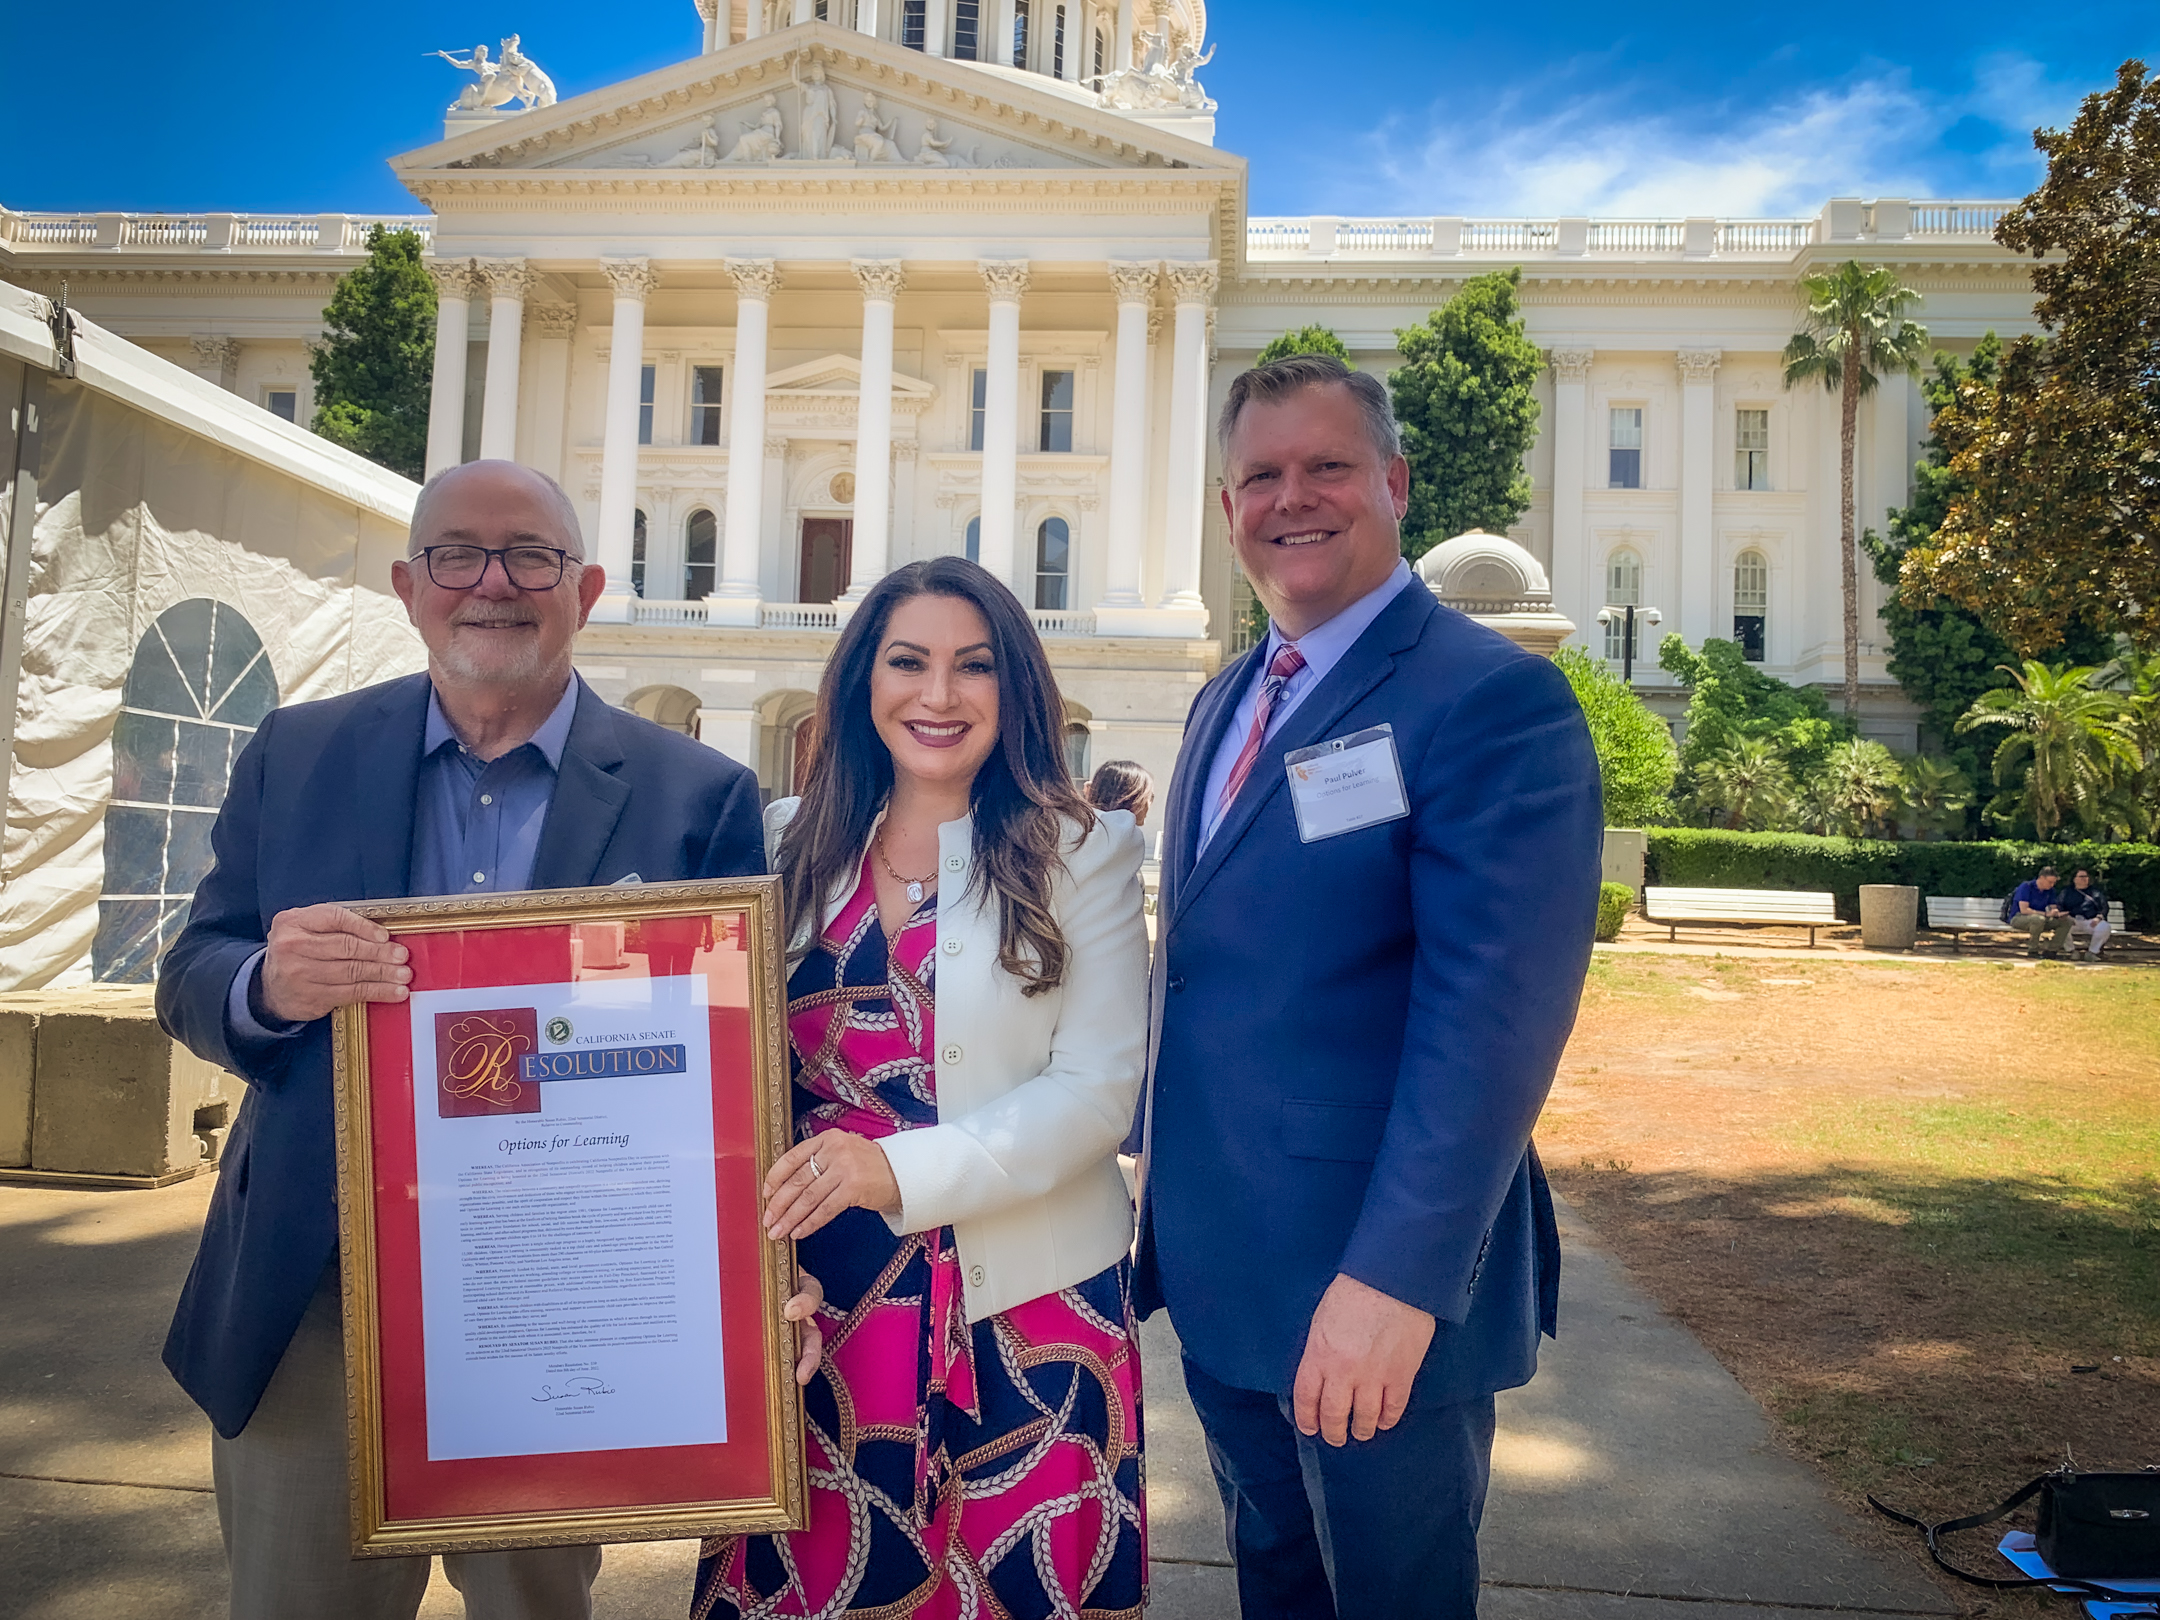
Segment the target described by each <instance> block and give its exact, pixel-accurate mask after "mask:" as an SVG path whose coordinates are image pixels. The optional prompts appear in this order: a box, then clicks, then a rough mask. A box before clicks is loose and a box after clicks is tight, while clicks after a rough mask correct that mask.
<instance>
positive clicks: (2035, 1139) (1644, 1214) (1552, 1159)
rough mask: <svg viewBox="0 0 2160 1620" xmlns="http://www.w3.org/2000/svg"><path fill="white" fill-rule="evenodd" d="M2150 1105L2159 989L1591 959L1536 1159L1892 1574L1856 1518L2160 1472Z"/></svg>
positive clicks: (1983, 973) (2158, 1201)
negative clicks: (2109, 1472) (1758, 1405)
mask: <svg viewBox="0 0 2160 1620" xmlns="http://www.w3.org/2000/svg"><path fill="white" fill-rule="evenodd" d="M2156 1104H2160V973H2154V972H2152V971H2149V970H2145V969H2140V968H2136V967H2126V968H2117V967H2103V968H2099V969H2080V968H2072V967H2066V966H2057V965H2054V964H2043V965H2040V966H2037V967H2025V966H2023V965H2022V964H2020V965H2015V966H2013V965H2012V964H2009V963H1978V964H1971V965H1926V966H1921V965H1916V966H1914V967H1910V968H1900V967H1886V966H1881V965H1878V964H1876V963H1873V962H1870V963H1868V964H1866V965H1862V964H1859V963H1848V962H1837V961H1833V960H1826V961H1825V962H1824V963H1823V964H1822V965H1821V966H1816V965H1814V964H1807V965H1806V966H1805V967H1799V966H1797V965H1796V964H1794V963H1793V962H1791V961H1789V960H1776V959H1768V960H1765V959H1756V960H1752V961H1733V960H1721V959H1716V958H1703V957H1696V958H1683V957H1677V956H1663V955H1657V956H1653V955H1648V954H1628V955H1621V954H1601V955H1600V956H1599V958H1598V960H1597V963H1596V964H1595V966H1594V967H1593V970H1592V977H1591V983H1590V986H1589V989H1588V991H1587V994H1586V998H1585V1002H1584V1008H1583V1015H1582V1019H1581V1022H1580V1023H1579V1025H1578V1027H1577V1029H1576V1033H1575V1036H1574V1039H1573V1041H1572V1042H1571V1043H1570V1045H1569V1048H1568V1053H1567V1057H1566V1060H1565V1061H1564V1063H1563V1065H1562V1070H1561V1076H1560V1080H1559V1083H1558V1085H1557V1086H1556V1087H1555V1089H1554V1092H1553V1097H1552V1102H1551V1104H1550V1105H1549V1107H1548V1109H1547V1112H1546V1115H1545V1119H1544V1121H1543V1122H1542V1124H1541V1125H1540V1127H1539V1132H1538V1139H1539V1145H1540V1148H1541V1151H1542V1152H1543V1153H1544V1156H1545V1159H1546V1162H1547V1165H1548V1167H1549V1168H1550V1169H1551V1171H1552V1174H1553V1179H1554V1181H1555V1183H1556V1184H1557V1185H1558V1186H1559V1187H1560V1188H1561V1189H1562V1190H1563V1192H1565V1193H1566V1195H1567V1196H1568V1197H1569V1198H1570V1199H1572V1200H1573V1201H1574V1202H1575V1203H1576V1204H1577V1206H1578V1207H1579V1208H1580V1209H1581V1210H1582V1212H1583V1214H1584V1215H1585V1217H1586V1218H1587V1219H1589V1220H1590V1222H1591V1223H1592V1224H1593V1225H1594V1226H1595V1227H1596V1228H1597V1229H1598V1231H1599V1232H1600V1234H1601V1235H1602V1236H1603V1237H1604V1238H1605V1239H1606V1240H1607V1241H1608V1242H1609V1243H1611V1244H1612V1246H1613V1247H1614V1248H1615V1250H1616V1251H1617V1252H1618V1253H1619V1254H1620V1256H1621V1257H1622V1258H1623V1259H1624V1260H1625V1261H1626V1262H1627V1263H1628V1264H1629V1265H1630V1266H1631V1267H1632V1268H1633V1269H1634V1270H1635V1272H1636V1273H1637V1275H1638V1276H1639V1277H1640V1278H1641V1279H1642V1281H1643V1282H1644V1283H1645V1285H1646V1286H1647V1287H1649V1289H1650V1290H1651V1291H1652V1292H1653V1294H1655V1295H1656V1296H1657V1298H1658V1299H1659V1301H1660V1303H1661V1304H1663V1305H1664V1306H1665V1308H1666V1309H1667V1310H1669V1311H1671V1312H1672V1313H1673V1314H1674V1315H1676V1316H1677V1317H1679V1319H1680V1320H1681V1321H1683V1322H1685V1323H1686V1324H1687V1325H1688V1327H1689V1328H1690V1329H1692V1330H1693V1331H1694V1332H1695V1333H1696V1334H1697V1335H1698V1336H1699V1337H1700V1338H1701V1339H1702V1341H1703V1342H1704V1343H1705V1344H1706V1345H1707V1346H1708V1347H1709V1348H1710V1350H1711V1351H1712V1353H1713V1354H1715V1355H1716V1356H1717V1357H1718V1358H1719V1359H1720V1360H1721V1361H1722V1362H1723V1363H1724V1364H1725V1365H1726V1366H1727V1367H1728V1368H1730V1369H1731V1370H1732V1372H1733V1373H1734V1374H1735V1376H1737V1377H1738V1378H1739V1379H1740V1381H1741V1383H1742V1384H1743V1385H1744V1386H1745V1387H1746V1388H1747V1389H1748V1390H1749V1391H1750V1392H1751V1393H1752V1394H1754V1395H1755V1396H1756V1398H1757V1399H1758V1400H1760V1401H1761V1402H1762V1403H1763V1405H1764V1406H1765V1408H1766V1409H1767V1410H1768V1411H1769V1412H1770V1413H1771V1415H1772V1418H1773V1420H1774V1421H1775V1423H1776V1424H1777V1426H1778V1429H1779V1432H1780V1434H1781V1437H1782V1438H1783V1440H1784V1442H1785V1443H1786V1444H1787V1445H1788V1446H1789V1447H1790V1448H1791V1449H1792V1450H1793V1451H1794V1452H1795V1453H1796V1454H1797V1455H1799V1456H1801V1457H1803V1458H1806V1459H1808V1460H1810V1461H1812V1462H1814V1463H1816V1464H1818V1465H1819V1466H1820V1467H1821V1468H1822V1469H1823V1470H1824V1471H1825V1473H1826V1474H1827V1475H1828V1477H1829V1479H1830V1481H1831V1483H1832V1485H1833V1487H1834V1488H1835V1490H1836V1491H1837V1493H1838V1494H1839V1495H1840V1496H1841V1497H1842V1499H1843V1500H1845V1501H1846V1502H1847V1503H1848V1505H1850V1506H1852V1507H1853V1508H1855V1509H1856V1511H1857V1513H1858V1514H1859V1515H1862V1516H1864V1517H1865V1521H1866V1522H1865V1524H1864V1526H1863V1530H1862V1533H1863V1534H1865V1535H1867V1536H1869V1538H1870V1539H1877V1540H1881V1541H1884V1542H1889V1541H1893V1540H1896V1541H1898V1543H1899V1544H1900V1545H1902V1544H1903V1542H1902V1538H1901V1536H1900V1533H1898V1532H1894V1531H1891V1530H1889V1529H1888V1527H1883V1526H1881V1521H1878V1520H1874V1519H1873V1518H1872V1516H1871V1515H1867V1509H1866V1507H1865V1503H1864V1500H1863V1498H1864V1496H1865V1494H1866V1493H1868V1492H1870V1491H1872V1492H1875V1493H1876V1494H1879V1495H1881V1496H1883V1497H1885V1498H1886V1499H1888V1500H1892V1501H1895V1502H1897V1503H1898V1504H1900V1505H1903V1506H1907V1507H1909V1508H1910V1510H1912V1511H1916V1512H1920V1513H1923V1514H1927V1515H1929V1516H1933V1517H1948V1516H1950V1515H1951V1514H1953V1513H1964V1512H1970V1511H1972V1510H1974V1509H1976V1508H1980V1507H1983V1506H1992V1505H1993V1504H1994V1503H1995V1502H1996V1501H1998V1500H2000V1499H2001V1498H2002V1497H2003V1496H2006V1495H2008V1494H2009V1492H2010V1490H2011V1489H2012V1488H2013V1487H2015V1486H2017V1485H2019V1484H2022V1483H2023V1482H2024V1480H2025V1479H2027V1478H2029V1477H2030V1476H2031V1475H2033V1474H2035V1473H2038V1472H2040V1471H2041V1470H2043V1469H2045V1468H2048V1467H2052V1466H2053V1465H2055V1464H2056V1463H2059V1462H2062V1461H2064V1460H2066V1459H2070V1460H2074V1461H2075V1462H2076V1463H2077V1464H2078V1465H2079V1466H2081V1467H2087V1468H2100V1467H2138V1466H2143V1465H2145V1464H2148V1463H2160V1182H2156V1180H2155V1173H2156V1170H2160V1107H2156V1106H2155V1105H2156ZM1993 1542H1994V1536H1993V1534H1992V1533H1990V1532H1977V1533H1974V1534H1972V1535H1970V1536H1968V1537H1966V1538H1964V1543H1965V1544H1964V1545H1963V1546H1962V1547H1961V1548H1960V1552H1961V1553H1962V1555H1963V1556H1964V1557H1965V1559H1966V1562H1967V1565H1968V1567H1972V1568H1976V1569H1978V1568H1985V1567H1986V1566H1988V1565H1989V1564H1991V1563H1993V1562H1995V1561H1994V1560H1993V1558H1992V1555H1991V1553H1990V1552H1989V1550H1988V1549H1990V1548H1991V1547H1992V1546H1993ZM1998 1572H2000V1573H2008V1571H2007V1569H1999V1570H1998ZM1945 1585H1946V1591H1948V1592H1950V1593H1951V1594H1952V1595H1953V1596H1955V1597H1956V1599H1957V1600H1958V1601H1959V1602H1960V1603H1961V1604H1963V1605H1966V1606H1967V1607H1977V1606H1980V1605H1984V1604H1987V1603H1993V1604H1994V1605H1995V1606H1996V1607H1997V1608H1998V1609H2009V1610H2015V1611H2017V1612H2028V1611H2029V1612H2032V1613H2036V1614H2037V1613H2042V1612H2047V1613H2054V1612H2057V1611H2058V1610H2061V1609H2062V1606H2061V1604H2060V1603H2059V1602H2057V1601H2055V1600H2049V1599H2044V1598H1992V1599H1991V1598H1989V1597H1988V1596H1987V1595H1986V1594H1984V1593H1981V1592H1980V1591H1979V1589H1978V1588H1971V1587H1958V1586H1956V1585H1955V1584H1954V1583H1947V1582H1946V1583H1945ZM2062 1612H2067V1611H2066V1610H2062Z"/></svg>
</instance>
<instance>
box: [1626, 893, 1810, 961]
mask: <svg viewBox="0 0 2160 1620" xmlns="http://www.w3.org/2000/svg"><path fill="white" fill-rule="evenodd" d="M1643 915H1644V916H1645V917H1647V918H1648V919H1649V920H1650V921H1652V922H1654V923H1662V924H1664V925H1665V930H1666V933H1665V937H1666V938H1667V939H1668V940H1673V939H1677V938H1679V937H1680V924H1682V923H1729V924H1734V925H1737V926H1743V927H1755V928H1766V927H1772V926H1776V925H1778V924H1784V925H1786V926H1789V927H1795V928H1805V929H1806V930H1807V931H1808V932H1807V942H1808V949H1810V950H1813V949H1814V948H1815V930H1816V929H1818V928H1834V927H1836V926H1837V922H1838V914H1837V896H1836V895H1834V894H1831V893H1829V892H1828V891H1827V890H1823V891H1817V890H1812V889H1671V888H1659V887H1657V886H1655V885H1652V886H1651V887H1649V888H1646V889H1644V890H1643Z"/></svg>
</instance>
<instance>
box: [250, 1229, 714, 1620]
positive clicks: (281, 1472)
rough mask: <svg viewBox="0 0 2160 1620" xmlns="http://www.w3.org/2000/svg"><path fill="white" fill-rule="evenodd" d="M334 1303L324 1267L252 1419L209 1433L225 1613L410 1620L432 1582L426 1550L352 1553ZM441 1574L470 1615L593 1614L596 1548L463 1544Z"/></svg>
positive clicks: (555, 1618) (493, 1618) (334, 1285)
mask: <svg viewBox="0 0 2160 1620" xmlns="http://www.w3.org/2000/svg"><path fill="white" fill-rule="evenodd" d="M338 1311H339V1307H338V1279H337V1267H336V1266H334V1265H333V1266H332V1267H331V1268H330V1269H329V1271H328V1272H327V1273H325V1275H324V1279H323V1284H322V1286H321V1287H320V1288H318V1289H316V1290H315V1297H314V1298H313V1299H312V1300H310V1301H309V1302H308V1308H307V1314H306V1315H305V1316H304V1317H302V1318H301V1321H300V1330H299V1331H298V1332H297V1333H295V1334H294V1335H293V1341H292V1345H291V1347H290V1348H288V1349H287V1350H286V1352H285V1359H284V1360H283V1361H281V1362H279V1363H278V1370H277V1373H276V1375H275V1376H274V1377H272V1378H271V1380H270V1387H269V1388H268V1389H267V1390H265V1391H264V1392H263V1398H262V1404H261V1405H260V1406H258V1407H256V1408H255V1415H254V1416H253V1417H252V1418H250V1419H249V1420H248V1426H247V1427H246V1428H245V1429H243V1430H241V1431H240V1433H239V1435H238V1437H237V1438H235V1439H231V1440H227V1439H224V1438H223V1437H222V1436H219V1435H216V1434H213V1435H212V1436H211V1439H210V1468H211V1476H212V1479H213V1480H214V1482H215V1483H216V1486H217V1505H218V1527H219V1529H220V1530H222V1531H223V1532H224V1536H225V1560H226V1563H227V1564H228V1565H229V1566H230V1567H231V1570H232V1620H412V1617H413V1615H415V1614H416V1613H418V1612H419V1608H420V1598H421V1595H422V1594H423V1593H424V1592H426V1590H427V1583H428V1565H429V1560H428V1559H426V1558H355V1557H353V1556H352V1552H351V1548H352V1510H351V1506H350V1501H351V1498H350V1495H349V1492H348V1487H347V1485H346V1473H345V1341H344V1334H343V1331H342V1329H341V1328H340V1326H339V1314H338ZM443 1573H444V1574H445V1575H447V1576H448V1577H449V1578H450V1584H451V1585H452V1586H454V1587H456V1588H457V1590H458V1591H459V1592H460V1593H462V1594H463V1596H464V1598H465V1613H466V1615H467V1616H468V1617H469V1620H591V1616H592V1583H593V1577H594V1576H595V1575H597V1574H599V1573H600V1549H599V1548H598V1547H544V1548H537V1549H533V1550H530V1551H525V1552H504V1553H458V1554H453V1555H448V1556H446V1557H444V1559H443ZM685 1601H686V1602H687V1601H688V1599H687V1595H686V1597H685Z"/></svg>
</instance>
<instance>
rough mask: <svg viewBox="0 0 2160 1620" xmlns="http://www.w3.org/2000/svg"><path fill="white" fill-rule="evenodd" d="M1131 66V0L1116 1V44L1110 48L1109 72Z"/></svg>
mask: <svg viewBox="0 0 2160 1620" xmlns="http://www.w3.org/2000/svg"><path fill="white" fill-rule="evenodd" d="M1132 65H1133V0H1117V42H1116V43H1115V44H1114V45H1113V46H1112V47H1111V53H1110V71H1111V72H1112V73H1115V72H1117V71H1118V70H1119V69H1120V68H1129V67H1131V66H1132Z"/></svg>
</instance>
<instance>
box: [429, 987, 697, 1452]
mask: <svg viewBox="0 0 2160 1620" xmlns="http://www.w3.org/2000/svg"><path fill="white" fill-rule="evenodd" d="M409 1005H410V1007H411V1009H412V1021H413V1022H412V1030H413V1074H414V1085H413V1127H414V1135H415V1138H416V1144H417V1147H418V1152H419V1170H420V1186H419V1192H418V1197H419V1206H420V1296H421V1309H422V1316H423V1320H424V1323H425V1326H426V1331H427V1348H426V1367H427V1442H428V1444H427V1454H428V1458H429V1460H430V1461H432V1462H441V1461H447V1460H451V1459H456V1458H464V1457H524V1456H533V1455H536V1454H540V1453H547V1452H565V1451H615V1450H625V1449H630V1448H634V1447H641V1446H674V1445H704V1444H717V1443H719V1442H722V1441H725V1440H726V1439H727V1392H726V1389H725V1387H724V1384H723V1381H722V1376H721V1369H722V1365H723V1358H722V1356H721V1347H720V1251H719V1235H718V1227H717V1222H716V1218H715V1208H716V1205H715V1189H714V1171H713V1158H712V1139H713V1105H712V1064H711V1052H710V1044H711V1043H710V1039H709V1026H708V1019H707V1014H706V1007H705V980H704V979H703V978H702V977H700V976H695V975H675V976H670V977H664V978H654V979H611V980H598V981H587V982H585V983H582V984H535V985H519V986H516V987H514V988H508V989H504V988H496V989H485V990H428V991H422V992H420V993H419V994H417V995H415V996H414V997H413V998H412V1000H411V1002H410V1003H409Z"/></svg>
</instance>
